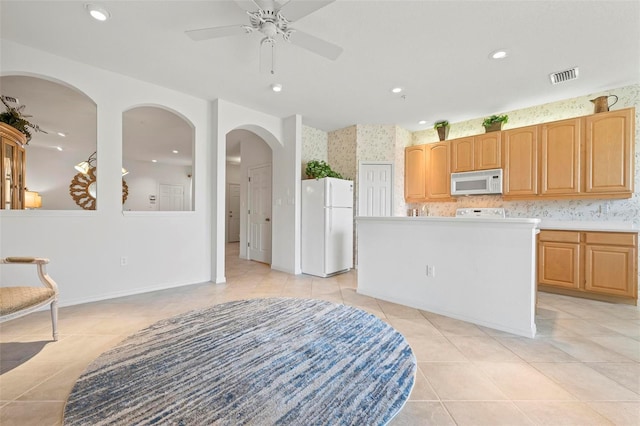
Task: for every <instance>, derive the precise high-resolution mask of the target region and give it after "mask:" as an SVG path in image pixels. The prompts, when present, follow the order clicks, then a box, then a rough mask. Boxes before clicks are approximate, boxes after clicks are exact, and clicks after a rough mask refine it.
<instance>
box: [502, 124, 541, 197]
mask: <svg viewBox="0 0 640 426" xmlns="http://www.w3.org/2000/svg"><path fill="white" fill-rule="evenodd" d="M502 138H503V139H504V152H503V153H504V195H507V196H509V195H513V196H518V195H536V194H537V193H538V126H529V127H522V128H519V129H512V130H505V131H503V132H502Z"/></svg>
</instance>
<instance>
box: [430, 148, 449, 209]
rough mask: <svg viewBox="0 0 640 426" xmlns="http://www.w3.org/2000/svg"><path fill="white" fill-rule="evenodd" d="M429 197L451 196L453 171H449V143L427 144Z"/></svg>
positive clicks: (447, 197)
mask: <svg viewBox="0 0 640 426" xmlns="http://www.w3.org/2000/svg"><path fill="white" fill-rule="evenodd" d="M426 179H427V181H426V186H427V199H429V200H448V199H450V198H451V173H450V171H449V143H448V142H439V143H432V144H429V145H426Z"/></svg>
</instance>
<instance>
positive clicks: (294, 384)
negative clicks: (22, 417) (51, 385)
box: [64, 298, 416, 426]
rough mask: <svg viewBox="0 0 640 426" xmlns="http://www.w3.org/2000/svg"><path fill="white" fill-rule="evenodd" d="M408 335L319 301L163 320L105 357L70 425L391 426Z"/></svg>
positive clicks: (83, 382)
mask: <svg viewBox="0 0 640 426" xmlns="http://www.w3.org/2000/svg"><path fill="white" fill-rule="evenodd" d="M415 372H416V360H415V357H414V356H413V353H412V352H411V348H410V347H409V345H408V344H407V342H406V340H405V339H404V337H403V336H402V335H401V334H400V333H398V332H397V331H395V330H394V329H393V328H392V327H390V326H389V325H387V324H386V323H384V322H383V321H381V320H379V319H378V318H376V317H375V316H373V315H371V314H368V313H366V312H364V311H362V310H359V309H356V308H353V307H349V306H344V305H338V304H334V303H330V302H326V301H320V300H308V299H288V298H274V299H252V300H241V301H237V302H229V303H224V304H221V305H216V306H213V307H211V308H208V309H204V310H199V311H194V312H189V313H187V314H183V315H179V316H177V317H174V318H171V319H168V320H163V321H160V322H158V323H156V324H154V325H152V326H150V327H149V328H146V329H144V330H142V331H140V332H138V333H136V334H135V335H133V336H131V337H129V338H127V339H126V340H125V341H123V342H122V343H121V344H120V345H118V346H117V347H116V348H114V349H112V350H110V351H108V352H106V353H104V354H103V355H101V356H100V357H99V358H98V359H97V360H96V361H94V362H93V363H92V364H91V365H90V366H89V368H88V369H87V371H85V372H84V374H83V375H82V376H81V377H80V379H78V382H77V383H76V384H75V386H74V388H73V390H72V391H71V395H70V396H69V399H68V401H67V405H66V407H65V416H64V424H65V425H69V426H71V425H94V426H95V425H107V424H108V425H116V424H117V425H133V424H136V425H138V424H162V425H166V424H173V425H211V424H218V425H276V424H278V425H383V424H386V423H387V422H388V421H389V420H390V419H391V418H393V416H394V415H395V414H396V413H397V412H398V411H399V410H400V409H401V408H402V406H403V405H404V403H405V401H406V400H407V398H408V397H409V393H410V392H411V389H412V387H413V383H414V376H415Z"/></svg>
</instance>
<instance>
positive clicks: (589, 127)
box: [584, 108, 635, 195]
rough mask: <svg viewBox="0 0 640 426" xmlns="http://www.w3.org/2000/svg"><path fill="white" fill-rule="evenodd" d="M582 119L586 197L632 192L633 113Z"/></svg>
mask: <svg viewBox="0 0 640 426" xmlns="http://www.w3.org/2000/svg"><path fill="white" fill-rule="evenodd" d="M584 120H585V138H584V140H585V167H584V172H585V188H584V191H585V192H586V193H589V194H608V193H629V195H631V193H632V192H633V171H634V158H633V157H634V153H633V151H634V146H633V145H634V143H635V140H634V135H635V110H634V109H633V108H627V109H623V110H618V111H610V112H604V113H599V114H593V115H590V116H587V117H585V118H584Z"/></svg>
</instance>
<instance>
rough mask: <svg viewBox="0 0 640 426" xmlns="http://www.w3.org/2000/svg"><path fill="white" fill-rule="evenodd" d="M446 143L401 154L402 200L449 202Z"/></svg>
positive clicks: (447, 144)
mask: <svg viewBox="0 0 640 426" xmlns="http://www.w3.org/2000/svg"><path fill="white" fill-rule="evenodd" d="M449 162H450V158H449V142H447V141H445V142H438V143H431V144H425V145H414V146H410V147H407V148H405V150H404V198H405V201H406V202H408V203H415V202H425V201H448V200H451V191H450V187H451V173H450V171H449Z"/></svg>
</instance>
